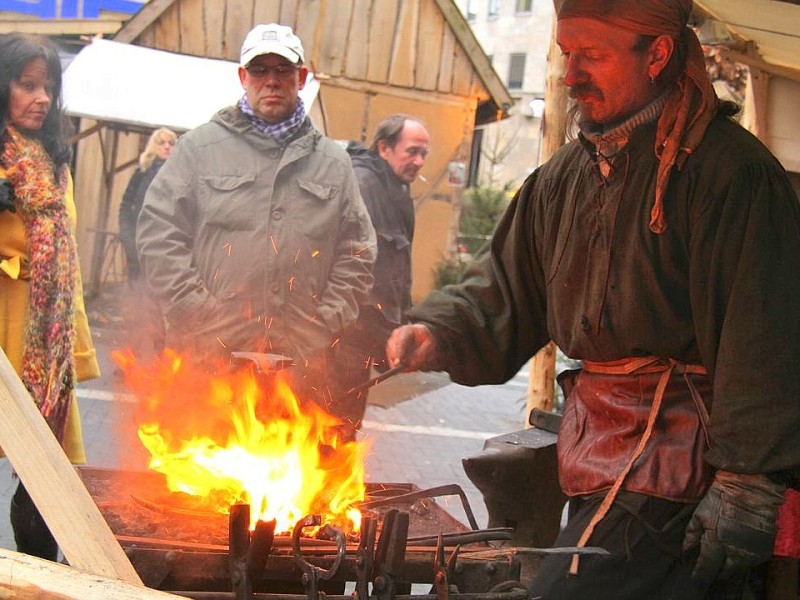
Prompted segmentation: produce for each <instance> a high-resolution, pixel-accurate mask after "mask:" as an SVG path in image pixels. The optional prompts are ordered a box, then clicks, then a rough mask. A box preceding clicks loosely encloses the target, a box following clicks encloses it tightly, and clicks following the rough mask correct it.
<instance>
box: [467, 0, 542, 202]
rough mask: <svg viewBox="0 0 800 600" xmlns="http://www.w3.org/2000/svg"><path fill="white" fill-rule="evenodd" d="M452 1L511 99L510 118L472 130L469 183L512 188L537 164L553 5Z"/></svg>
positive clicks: (525, 0) (520, 0)
mask: <svg viewBox="0 0 800 600" xmlns="http://www.w3.org/2000/svg"><path fill="white" fill-rule="evenodd" d="M455 1H456V4H457V5H458V7H459V9H460V10H461V12H462V13H463V14H464V17H465V18H466V19H467V22H468V23H469V24H470V26H471V27H472V30H473V32H474V33H475V37H476V38H477V39H478V41H479V42H480V44H481V46H483V49H484V51H485V52H486V54H487V55H488V56H489V59H490V60H491V62H492V66H493V67H494V69H495V71H496V72H497V74H498V75H499V76H500V78H501V79H502V80H503V81H504V82H505V84H506V87H507V88H508V91H509V93H510V94H511V95H512V97H513V98H514V100H515V104H514V106H513V107H512V109H511V110H510V117H509V118H508V119H505V120H504V121H501V122H497V123H492V124H487V125H484V126H482V127H480V128H479V130H478V131H477V132H476V135H475V141H476V147H475V148H474V149H473V162H472V173H471V180H470V181H471V183H475V184H481V185H491V186H496V187H502V186H503V185H505V184H512V186H513V187H515V188H516V187H517V186H519V184H521V183H522V181H523V180H524V179H525V177H527V175H528V174H529V173H531V172H532V171H533V169H534V168H535V167H536V165H537V164H538V162H539V148H540V139H541V134H542V117H543V114H544V96H545V72H546V69H547V52H548V48H549V45H550V36H551V30H552V27H553V12H554V10H553V2H552V0H455ZM478 147H479V148H480V150H478ZM476 158H477V160H476Z"/></svg>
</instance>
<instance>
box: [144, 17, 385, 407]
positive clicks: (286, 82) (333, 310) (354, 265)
mask: <svg viewBox="0 0 800 600" xmlns="http://www.w3.org/2000/svg"><path fill="white" fill-rule="evenodd" d="M303 63H304V53H303V45H302V44H301V42H300V39H299V38H298V37H297V36H296V35H295V34H294V33H293V32H292V30H291V28H289V27H286V26H283V25H278V24H274V23H273V24H269V25H258V26H257V27H255V28H254V29H253V30H252V31H250V33H248V35H247V37H246V39H245V41H244V44H242V50H241V60H240V66H239V79H240V81H241V84H242V88H244V91H245V93H244V95H243V96H242V98H241V100H240V101H239V103H238V104H237V105H236V106H231V107H228V108H224V109H222V110H220V111H219V112H218V113H217V114H216V115H214V116H213V117H212V119H211V121H210V122H209V123H206V124H204V125H202V126H200V127H198V128H196V129H194V130H193V131H190V132H188V133H187V134H185V135H184V136H182V137H181V140H180V142H179V144H178V145H177V146H176V147H175V150H174V151H173V153H172V155H171V156H170V159H169V160H168V161H167V162H166V163H165V165H164V166H163V168H162V169H161V171H160V172H159V174H158V176H157V177H156V179H155V180H154V181H153V184H152V185H151V186H150V188H149V190H148V193H147V196H146V198H145V202H144V206H143V209H142V213H141V216H140V218H139V222H138V230H137V242H138V248H139V253H140V256H141V260H142V265H143V268H144V272H145V277H146V280H147V283H148V285H149V286H150V288H152V290H153V292H154V293H155V294H156V295H157V296H158V297H159V299H160V301H161V302H162V305H163V309H164V316H165V319H166V322H167V327H168V331H167V345H168V346H170V347H178V348H182V349H185V350H186V351H187V352H191V354H192V355H193V356H196V357H199V358H201V359H202V360H204V361H213V360H214V359H215V358H219V359H222V360H227V358H228V356H229V354H230V353H231V352H232V351H248V352H266V353H274V354H284V355H286V356H289V357H291V358H292V359H294V362H295V364H296V365H298V366H299V367H300V368H301V369H307V372H305V373H304V374H303V375H304V376H302V377H298V378H297V381H301V382H305V383H307V384H308V386H309V390H313V393H314V394H315V396H316V398H315V399H316V400H317V401H318V402H320V403H321V404H322V405H323V406H324V407H325V408H326V409H328V410H329V411H330V412H331V413H333V414H334V415H339V416H342V417H345V418H346V416H347V415H346V410H344V411H342V410H340V407H339V406H338V405H337V402H338V401H339V399H340V398H341V395H342V394H341V390H340V389H337V388H336V380H335V378H333V377H331V376H330V374H329V373H328V364H329V362H330V360H331V358H332V357H331V356H330V354H331V352H333V351H334V350H332V349H335V346H336V341H337V340H338V337H339V335H340V332H341V331H342V329H343V328H345V327H347V326H348V325H349V324H351V323H352V322H354V321H355V319H356V318H357V316H358V307H359V305H360V304H363V302H364V301H365V300H366V298H367V294H368V293H369V291H370V288H371V285H372V280H373V279H372V272H371V269H372V264H373V262H374V260H375V255H376V243H375V232H374V229H373V227H372V224H371V222H370V217H369V214H368V213H367V210H366V208H365V206H364V203H363V201H362V200H361V196H360V194H359V191H358V183H357V182H356V179H355V175H354V173H353V169H352V166H351V164H350V158H349V157H348V155H347V153H346V152H345V151H344V149H342V148H341V147H340V146H338V145H337V144H336V143H335V142H333V141H332V140H329V139H328V138H326V137H324V136H323V135H322V134H321V133H320V132H319V131H317V130H316V129H315V128H314V126H313V125H312V123H311V121H310V120H309V118H308V117H307V116H306V112H305V107H304V105H303V101H302V99H301V98H300V97H299V95H298V94H299V91H300V90H301V89H303V87H304V85H305V82H306V78H307V76H308V69H307V68H306V67H305V66H304V64H303ZM306 391H308V390H306ZM341 413H345V414H341Z"/></svg>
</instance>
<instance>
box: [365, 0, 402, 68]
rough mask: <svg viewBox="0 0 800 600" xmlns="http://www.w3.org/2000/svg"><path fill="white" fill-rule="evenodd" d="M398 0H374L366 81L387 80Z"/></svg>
mask: <svg viewBox="0 0 800 600" xmlns="http://www.w3.org/2000/svg"><path fill="white" fill-rule="evenodd" d="M397 8H398V0H375V5H374V6H373V11H372V15H371V16H372V19H371V20H370V30H369V48H368V50H367V52H368V54H369V62H368V65H367V79H368V80H369V81H376V82H378V83H386V82H388V80H389V62H390V61H391V58H392V43H393V41H394V29H395V24H396V23H397Z"/></svg>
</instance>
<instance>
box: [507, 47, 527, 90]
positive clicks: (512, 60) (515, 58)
mask: <svg viewBox="0 0 800 600" xmlns="http://www.w3.org/2000/svg"><path fill="white" fill-rule="evenodd" d="M524 81H525V53H522V54H512V55H511V56H509V59H508V89H510V90H521V89H522V84H523V82H524Z"/></svg>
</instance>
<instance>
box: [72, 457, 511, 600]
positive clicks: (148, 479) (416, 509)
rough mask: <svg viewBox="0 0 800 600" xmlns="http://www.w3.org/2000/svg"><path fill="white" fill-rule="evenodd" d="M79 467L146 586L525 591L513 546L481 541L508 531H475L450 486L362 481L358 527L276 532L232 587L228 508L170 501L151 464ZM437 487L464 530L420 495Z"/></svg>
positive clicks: (382, 595)
mask: <svg viewBox="0 0 800 600" xmlns="http://www.w3.org/2000/svg"><path fill="white" fill-rule="evenodd" d="M80 472H81V476H82V478H83V481H84V483H85V484H86V487H87V489H88V490H89V493H90V494H91V495H92V497H93V498H94V500H95V502H96V503H97V505H98V507H99V508H100V511H101V513H102V514H103V516H104V517H105V519H106V521H107V522H108V524H109V526H110V528H111V530H112V531H113V532H114V535H115V536H116V538H117V539H118V541H119V542H120V544H121V545H122V547H123V549H124V550H125V553H126V554H127V555H128V557H129V559H130V560H131V563H132V564H133V566H134V568H135V569H136V571H137V573H138V574H139V576H140V577H141V578H142V581H143V582H144V583H145V585H147V586H148V587H151V588H155V589H160V590H164V591H170V592H172V593H178V594H181V595H185V596H188V597H193V598H197V599H214V600H216V599H217V598H220V599H221V598H236V599H237V600H239V599H244V598H262V596H263V597H267V598H270V597H271V598H273V600H285V599H286V598H287V597H295V598H297V597H298V596H296V595H302V596H304V597H307V598H311V599H312V600H316V599H317V598H318V597H319V592H321V593H324V594H326V595H329V596H330V595H337V594H343V593H344V591H345V586H346V584H347V582H355V584H356V596H357V597H358V599H359V600H367V598H377V599H379V600H390V599H391V598H396V597H400V596H403V595H408V594H410V593H411V587H412V584H430V585H431V586H433V588H434V589H435V590H436V596H434V597H438V599H439V600H447V598H449V597H450V596H453V597H458V595H459V594H465V595H467V596H469V597H470V598H477V597H476V596H474V594H479V595H480V597H484V598H487V599H491V600H525V599H526V598H527V594H526V592H525V591H524V589H520V586H519V585H516V586H515V585H513V584H514V582H515V581H516V582H518V581H519V569H520V568H519V563H518V561H517V559H516V556H515V554H514V552H513V550H504V549H495V548H494V547H492V546H490V545H488V544H487V540H504V539H505V540H507V539H509V537H510V534H509V532H508V531H503V530H500V529H496V530H483V531H474V530H475V529H477V525H476V524H475V521H474V517H473V516H472V511H471V509H470V508H469V505H468V503H467V500H466V496H465V495H464V494H463V491H461V490H460V488H458V486H444V488H441V489H436V490H420V489H419V488H417V487H416V486H414V485H413V484H407V483H373V484H367V499H366V501H365V503H364V504H363V507H362V514H363V515H364V523H362V533H361V534H360V535H359V534H355V535H351V536H349V537H346V538H345V537H344V536H340V537H339V538H338V539H318V538H309V537H301V538H298V539H296V540H294V541H295V542H296V543H295V544H293V540H292V535H291V534H283V535H281V534H278V535H276V536H275V537H274V538H272V539H271V543H269V549H268V551H267V552H264V556H263V557H261V558H262V560H256V562H258V563H260V564H259V566H258V568H257V569H253V570H251V571H248V573H247V574H246V575H245V577H246V578H247V579H249V581H247V582H246V583H247V585H246V586H243V585H242V582H241V581H240V579H241V574H238V575H235V576H234V580H239V581H238V582H237V581H234V584H233V587H232V579H231V578H232V572H235V571H236V568H235V567H234V562H235V560H234V558H233V557H231V555H230V554H233V553H229V546H230V543H229V540H230V539H231V537H230V536H231V535H232V533H233V532H232V529H231V528H230V527H231V522H229V521H231V520H230V519H229V516H228V515H222V514H212V513H208V512H205V511H204V510H202V509H201V508H200V507H197V506H193V505H192V503H191V501H190V499H188V498H187V499H183V500H182V501H181V502H178V503H176V502H174V500H175V497H174V496H171V495H170V494H169V493H168V492H166V486H165V482H164V478H163V476H162V475H161V474H158V473H155V472H130V471H117V470H108V469H95V468H87V467H82V468H80ZM450 488H453V489H450ZM444 493H458V495H459V496H460V500H461V502H460V503H459V499H458V498H456V499H455V500H454V501H453V502H450V501H448V506H453V507H460V506H463V514H464V516H465V517H466V520H467V521H468V522H470V523H471V524H472V526H473V527H472V529H470V528H469V527H466V526H465V525H464V524H462V523H461V522H460V521H459V520H458V519H456V518H455V517H454V516H452V515H451V514H450V513H448V512H447V511H445V510H443V509H442V507H441V506H440V505H439V504H438V503H437V501H436V499H435V498H433V497H425V496H427V495H430V496H438V495H444ZM365 524H366V526H367V529H369V530H370V531H367V530H366V529H365V528H364V525H365ZM322 525H324V524H322ZM298 527H299V525H298ZM323 530H329V531H328V532H330V531H332V530H331V528H327V527H323ZM440 534H442V535H441V536H440ZM329 537H333V536H329ZM337 542H338V545H337ZM298 553H299V555H298ZM509 582H510V584H511V585H509ZM443 583H444V585H442V584H443ZM367 584H369V585H370V586H371V589H372V591H371V592H367V591H366V590H367V589H368V586H367ZM498 586H501V587H502V588H503V589H502V590H498ZM244 588H246V590H245V589H244ZM231 589H234V590H235V595H234V593H232V592H231V591H230V590H231ZM432 593H433V592H432Z"/></svg>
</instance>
